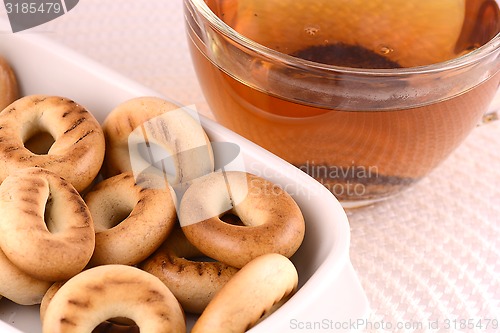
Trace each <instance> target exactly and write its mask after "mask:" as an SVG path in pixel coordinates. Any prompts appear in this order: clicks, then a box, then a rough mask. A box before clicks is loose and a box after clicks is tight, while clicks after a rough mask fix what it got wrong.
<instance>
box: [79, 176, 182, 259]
mask: <svg viewBox="0 0 500 333" xmlns="http://www.w3.org/2000/svg"><path fill="white" fill-rule="evenodd" d="M162 186H163V188H162ZM85 202H86V203H87V206H88V207H89V210H90V213H91V214H92V218H93V221H94V228H95V232H96V236H95V238H96V239H95V250H94V254H93V256H92V259H91V261H90V265H91V266H97V265H104V264H124V265H135V264H137V263H139V262H140V261H142V260H144V259H146V258H147V257H148V256H149V255H151V254H152V253H153V252H154V251H155V250H156V249H157V248H158V247H159V246H160V245H161V244H162V243H163V241H164V240H165V239H166V238H167V236H168V234H169V233H170V231H171V230H172V228H173V227H174V225H175V223H176V221H177V214H176V210H175V193H174V192H173V190H171V188H170V187H169V186H168V184H167V185H166V184H165V182H164V179H163V178H161V177H158V176H156V175H153V174H148V175H143V177H141V179H140V182H139V183H137V182H136V181H135V180H134V177H133V175H132V173H130V172H125V173H122V174H119V175H116V176H114V177H111V178H108V179H105V180H103V181H102V182H100V183H98V184H97V185H96V186H95V187H94V188H93V189H92V190H91V191H90V192H88V193H87V194H86V195H85Z"/></svg>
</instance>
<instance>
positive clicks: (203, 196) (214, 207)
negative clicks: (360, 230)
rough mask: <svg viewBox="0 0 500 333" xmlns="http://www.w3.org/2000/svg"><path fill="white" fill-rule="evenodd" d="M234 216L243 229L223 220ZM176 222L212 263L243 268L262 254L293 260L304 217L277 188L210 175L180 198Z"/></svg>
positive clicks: (242, 177)
mask: <svg viewBox="0 0 500 333" xmlns="http://www.w3.org/2000/svg"><path fill="white" fill-rule="evenodd" d="M228 213H231V214H234V215H236V216H238V217H239V218H240V219H241V222H242V223H243V225H234V224H230V223H226V222H224V221H223V217H224V215H225V214H228ZM179 221H180V224H181V226H182V230H183V231H184V234H185V235H186V237H187V239H188V240H189V241H190V242H191V243H192V244H193V245H194V246H196V247H197V248H198V249H199V250H200V251H201V252H203V253H204V254H205V255H207V256H208V257H210V258H213V259H215V260H218V261H221V262H223V263H226V264H228V265H230V266H233V267H237V268H241V267H243V266H244V265H245V264H246V263H248V262H249V261H250V260H252V259H254V258H256V257H258V256H260V255H263V254H266V253H279V254H282V255H284V256H286V257H290V256H292V255H293V254H294V253H295V252H296V251H297V249H298V248H299V246H300V244H301V243H302V240H303V238H304V233H305V223H304V218H303V216H302V212H301V211H300V208H299V207H298V205H297V203H296V202H295V201H294V200H293V198H292V197H291V196H290V195H289V194H288V193H287V192H285V191H284V190H283V189H281V188H280V187H278V186H276V185H275V184H273V183H271V182H269V181H267V180H265V179H263V178H261V177H258V176H256V175H252V174H249V173H245V172H240V171H228V172H214V173H212V174H209V175H207V176H205V177H202V178H200V179H198V180H196V181H195V182H194V183H193V184H192V185H191V186H190V187H189V188H188V189H187V191H186V192H185V193H184V196H183V198H182V200H181V203H180V208H179Z"/></svg>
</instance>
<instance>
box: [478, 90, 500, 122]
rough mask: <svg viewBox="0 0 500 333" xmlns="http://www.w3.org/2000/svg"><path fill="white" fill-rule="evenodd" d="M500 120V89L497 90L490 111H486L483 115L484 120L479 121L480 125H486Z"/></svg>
mask: <svg viewBox="0 0 500 333" xmlns="http://www.w3.org/2000/svg"><path fill="white" fill-rule="evenodd" d="M498 119H500V89H498V90H497V93H496V95H495V97H494V98H493V100H492V101H491V103H490V106H489V108H488V111H486V113H485V114H484V115H483V118H482V119H481V120H480V121H479V124H478V125H479V126H481V125H486V124H489V123H492V122H494V121H496V120H498Z"/></svg>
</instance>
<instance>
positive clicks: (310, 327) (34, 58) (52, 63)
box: [0, 22, 368, 333]
mask: <svg viewBox="0 0 500 333" xmlns="http://www.w3.org/2000/svg"><path fill="white" fill-rule="evenodd" d="M0 23H1V24H0V29H1V31H8V30H9V28H8V26H6V25H5V22H3V23H2V22H0ZM2 24H3V25H2ZM0 55H2V56H4V57H5V58H7V59H8V61H9V62H10V63H11V65H12V66H13V68H14V70H15V72H16V73H17V76H18V79H19V82H20V85H21V89H22V93H23V94H25V95H26V94H35V93H36V94H49V95H58V96H64V97H68V98H71V99H73V100H75V101H77V102H78V103H80V104H82V105H84V106H85V107H87V108H88V109H89V110H90V111H91V112H92V113H93V114H94V115H95V116H96V118H97V119H98V120H99V121H102V120H103V119H104V118H105V117H106V114H107V113H108V112H109V111H111V110H112V109H113V108H114V107H115V106H116V105H118V104H119V103H121V102H123V101H125V100H127V99H129V98H132V97H137V96H146V95H150V96H151V95H156V96H160V95H159V94H158V93H156V92H154V91H151V90H149V89H147V88H145V87H143V86H140V85H138V84H137V83H134V82H132V81H130V80H129V79H127V78H125V77H123V76H121V75H119V74H117V73H115V72H113V71H111V70H109V69H107V68H104V67H103V66H100V65H99V64H96V63H94V62H92V61H90V60H89V59H86V58H84V57H82V56H81V55H79V54H77V53H75V52H72V51H70V50H68V49H66V48H64V47H62V46H60V45H57V44H55V43H53V42H51V41H49V40H46V39H45V38H43V37H41V36H38V35H35V34H28V33H24V34H11V33H2V34H0ZM160 97H164V96H160ZM164 98H165V97H164ZM201 121H202V124H203V126H204V128H205V130H206V132H207V134H208V135H209V137H210V139H211V141H214V142H232V143H235V144H237V145H238V146H239V147H240V148H241V157H242V158H243V161H244V168H245V170H246V171H249V172H253V173H255V174H257V175H260V176H262V177H264V178H267V179H269V180H270V181H272V182H274V183H276V184H279V185H281V186H282V187H283V188H285V189H286V190H287V191H288V192H289V193H290V194H291V195H292V196H293V197H294V199H295V200H296V201H297V203H298V204H299V206H300V208H301V209H302V212H303V214H304V217H305V219H306V223H307V224H306V237H305V240H304V243H303V245H302V246H301V248H300V249H299V251H298V252H297V253H296V255H294V257H293V258H292V260H293V262H294V263H295V265H296V267H297V269H298V271H299V276H300V281H299V283H300V288H299V290H298V291H297V293H296V294H295V295H294V296H293V297H292V298H291V299H290V300H289V301H288V302H287V303H286V304H285V305H283V306H282V307H281V308H280V309H279V310H278V311H276V312H275V313H274V314H273V315H271V316H270V317H268V318H267V319H265V320H264V321H262V322H261V323H260V324H258V325H257V326H255V327H254V328H252V329H251V330H250V331H249V332H252V333H259V332H263V333H270V332H301V331H304V332H334V331H335V332H336V331H351V330H352V329H350V328H352V325H351V326H349V324H350V323H352V322H355V321H359V320H364V319H365V318H366V316H367V314H368V302H367V299H366V296H365V294H364V291H363V289H362V287H361V285H360V283H359V281H358V278H357V276H356V273H355V271H354V269H353V267H352V265H351V262H350V260H349V236H350V232H349V224H348V221H347V217H346V214H345V213H344V210H343V208H342V207H341V205H340V204H339V202H338V201H337V200H336V198H335V197H334V196H333V195H332V194H331V193H330V192H329V191H327V190H326V189H325V188H324V187H323V186H322V185H320V184H319V183H317V182H316V181H314V180H313V179H312V178H310V177H309V176H307V175H306V174H305V173H303V172H301V171H300V170H298V169H296V168H295V167H293V166H292V165H290V164H288V163H286V162H285V161H283V160H281V159H280V158H278V157H276V156H274V155H272V154H271V153H269V152H267V151H265V150H264V149H262V148H260V147H258V146H256V145H255V144H253V143H251V142H249V141H247V140H245V139H244V138H242V137H240V136H238V135H237V134H235V133H233V132H231V131H229V130H227V129H226V128H223V127H221V126H220V125H218V124H216V123H214V122H212V121H210V120H208V119H205V118H203V117H202V119H201ZM0 283H2V282H1V281H0ZM2 320H3V321H4V322H5V323H7V324H8V325H5V323H2V322H1V321H2ZM194 320H195V318H193V317H190V318H189V325H192V322H193V321H194ZM9 325H10V326H12V327H15V328H17V329H18V330H20V331H22V332H26V333H28V332H29V333H38V332H41V326H40V320H39V317H38V306H28V307H26V306H19V305H16V304H13V303H12V302H10V301H8V300H5V299H2V300H0V331H1V332H18V331H17V330H16V329H10V328H9V327H10V326H9Z"/></svg>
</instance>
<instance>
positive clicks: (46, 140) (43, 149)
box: [24, 129, 55, 155]
mask: <svg viewBox="0 0 500 333" xmlns="http://www.w3.org/2000/svg"><path fill="white" fill-rule="evenodd" d="M54 142H55V140H54V137H53V136H52V134H50V133H49V132H48V131H45V130H42V129H40V130H38V131H36V132H35V133H33V135H31V136H30V137H28V139H27V140H25V142H24V147H26V149H28V150H29V151H31V152H32V153H33V154H36V155H46V154H48V153H49V150H50V148H51V147H52V145H53V144H54Z"/></svg>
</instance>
